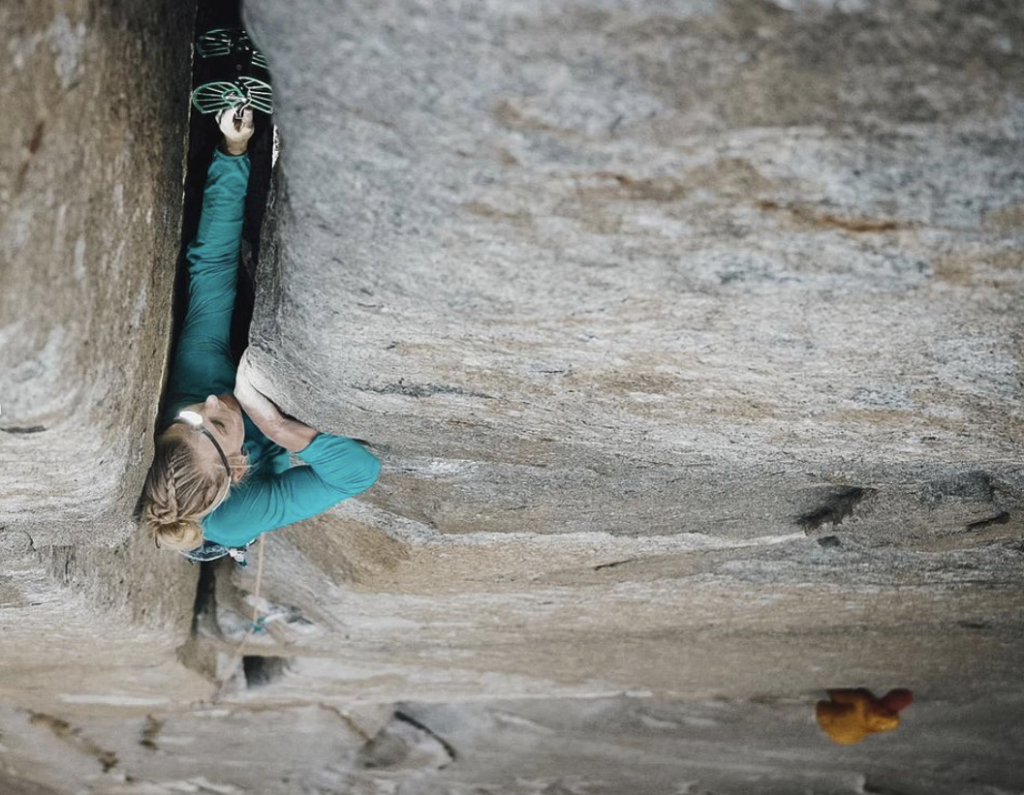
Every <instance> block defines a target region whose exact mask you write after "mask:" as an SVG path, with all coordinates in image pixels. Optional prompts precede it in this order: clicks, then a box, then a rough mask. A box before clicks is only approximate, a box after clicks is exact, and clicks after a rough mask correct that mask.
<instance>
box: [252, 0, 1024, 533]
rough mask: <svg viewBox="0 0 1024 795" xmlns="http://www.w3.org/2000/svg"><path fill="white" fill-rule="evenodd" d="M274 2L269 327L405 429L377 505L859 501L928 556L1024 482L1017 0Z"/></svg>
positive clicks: (438, 520)
mask: <svg viewBox="0 0 1024 795" xmlns="http://www.w3.org/2000/svg"><path fill="white" fill-rule="evenodd" d="M246 10H247V17H246V18H247V20H248V21H249V23H250V25H251V28H252V30H253V33H254V35H255V36H256V38H257V40H258V41H259V42H260V43H261V45H262V46H263V47H264V48H265V49H266V51H267V53H268V56H269V57H270V59H271V62H272V65H273V72H274V78H275V80H276V81H277V82H276V85H277V87H278V92H279V94H278V96H279V99H278V110H279V123H280V128H281V131H282V137H283V141H284V152H283V156H282V157H283V165H284V172H285V176H286V183H287V184H286V188H285V190H284V191H283V195H282V196H281V197H280V202H281V207H280V208H279V236H280V241H281V242H280V248H279V252H278V259H277V261H276V262H271V261H265V262H264V268H265V269H268V270H272V271H274V277H273V278H272V279H271V278H269V277H268V278H267V279H265V280H264V281H265V294H264V296H263V299H264V303H263V307H262V311H260V312H258V316H257V318H256V322H255V324H254V329H253V334H252V342H253V344H254V345H256V346H257V348H258V350H259V352H260V353H261V355H260V356H258V357H257V361H258V363H259V365H260V366H261V368H262V369H263V370H264V374H265V382H264V385H265V386H266V387H267V389H268V390H271V391H273V393H274V395H275V396H276V397H278V398H280V400H281V401H282V403H284V404H285V405H287V406H288V410H289V411H292V412H293V413H295V414H296V416H302V417H304V418H306V419H308V420H309V421H311V422H312V423H313V424H315V425H317V426H318V427H325V428H329V429H331V430H333V431H336V432H340V433H344V434H347V435H352V436H356V437H358V438H362V439H366V440H369V441H370V442H372V443H373V444H375V445H376V446H377V447H378V448H379V449H380V450H381V451H382V452H383V457H384V459H385V461H386V462H387V463H388V464H389V467H390V468H389V471H388V475H387V477H386V478H385V479H384V480H383V482H382V483H381V485H380V486H379V487H377V488H376V489H375V490H374V492H373V493H372V495H371V496H370V497H369V499H370V500H371V501H372V502H373V503H374V504H375V505H377V506H379V507H381V508H382V509H384V510H387V511H391V512H394V513H397V514H400V515H401V516H404V517H407V518H410V519H414V520H416V521H417V522H419V523H421V524H423V525H424V526H426V527H428V528H430V530H431V531H432V532H436V533H440V534H458V533H473V532H505V533H508V532H518V531H524V530H525V531H528V532H530V533H548V534H564V533H576V532H591V531H597V532H605V533H610V534H613V535H622V536H630V537H635V536H674V535H678V534H680V533H688V532H707V533H711V534H714V535H716V536H721V537H725V538H744V537H748V536H750V535H751V534H763V533H766V532H771V533H786V532H791V531H794V530H800V529H802V528H804V527H808V526H810V527H811V529H814V527H815V526H818V525H820V524H821V520H822V518H826V519H827V518H828V517H829V516H831V515H833V514H834V512H835V510H836V508H835V505H836V501H837V500H838V501H840V502H842V501H843V500H845V499H846V496H849V495H850V494H854V495H857V499H856V500H855V501H854V502H857V503H858V505H857V507H856V508H855V509H854V511H853V515H854V516H855V517H857V518H858V519H859V525H858V529H859V530H862V531H863V535H864V539H865V541H867V542H868V543H880V544H897V545H902V544H904V543H905V542H907V541H908V539H910V540H913V541H914V542H917V541H919V540H921V539H922V538H925V537H932V538H934V537H942V536H946V535H949V534H956V533H959V532H961V531H962V530H963V528H964V526H965V525H969V524H971V523H973V522H977V521H986V520H989V519H992V518H994V517H996V516H999V515H1001V513H1002V512H1003V511H1004V510H1010V509H1011V508H1019V506H1020V494H1021V492H1022V488H1024V480H1022V478H1021V470H1020V468H1019V466H1018V462H1017V453H1018V451H1019V448H1020V442H1021V434H1022V425H1021V417H1022V415H1021V407H1020V397H1021V385H1020V380H1019V373H1020V364H1019V362H1020V352H1021V351H1020V342H1019V339H1020V337H1019V331H1020V321H1019V308H1020V296H1021V274H1020V269H1019V267H1018V266H1019V261H1020V258H1019V246H1020V243H1021V228H1020V221H1021V218H1022V217H1024V216H1022V212H1024V211H1022V209H1021V207H1022V206H1024V170H1022V167H1021V164H1020V159H1019V147H1020V142H1021V134H1022V131H1024V116H1022V111H1021V108H1022V105H1021V102H1022V95H1021V83H1022V77H1024V59H1022V57H1021V52H1020V41H1021V38H1020V37H1021V12H1020V10H1019V9H1014V8H1011V7H1010V6H1007V5H1005V4H995V3H993V4H988V5H986V6H985V8H984V9H979V8H978V7H977V5H976V4H974V3H967V2H963V3H941V4H940V3H937V2H934V3H929V2H921V3H883V4H867V3H831V2H827V3H826V2H794V3H788V2H787V3H772V2H763V1H758V2H721V3H714V2H711V3H706V2H682V3H674V4H662V5H647V4H641V3H618V2H589V3H572V4H565V5H560V6H558V7H552V6H551V4H550V3H542V2H515V3H507V4H501V5H500V6H498V5H488V6H480V5H479V4H474V3H458V2H452V3H440V4H431V5H430V6H429V7H427V6H424V5H423V4H420V3H416V2H401V1H396V2H385V3H372V4H364V3H350V4H346V5H345V6H344V7H340V8H339V7H336V6H335V4H333V3H326V2H303V3H299V4H298V5H288V6H283V5H280V4H276V3H270V2H261V1H260V0H256V1H255V2H252V3H250V4H248V5H247V7H246ZM310 20H316V22H315V24H312V25H311V24H310ZM972 479H973V480H974V481H977V482H978V484H979V485H978V486H976V487H975V486H967V487H966V488H967V490H968V491H970V492H971V494H972V495H974V496H971V497H969V498H967V502H969V503H970V505H971V507H969V508H966V509H964V508H962V505H961V497H962V496H963V495H962V494H961V491H962V490H960V485H957V484H961V483H965V482H966V481H971V480H972ZM944 484H945V485H944ZM981 484H988V485H987V486H986V485H981ZM988 486H991V487H992V489H994V490H995V491H994V492H989V491H987V489H988ZM947 487H948V488H947ZM944 489H946V490H945V491H944ZM844 495H846V496H844ZM996 495H998V496H996ZM933 496H934V497H935V499H933V498H932V497H933ZM861 498H863V499H861ZM949 503H952V505H950V504H949ZM843 510H845V509H843ZM965 511H966V512H965ZM1011 512H1012V511H1011ZM752 517H756V521H751V518H752ZM897 525H898V526H897Z"/></svg>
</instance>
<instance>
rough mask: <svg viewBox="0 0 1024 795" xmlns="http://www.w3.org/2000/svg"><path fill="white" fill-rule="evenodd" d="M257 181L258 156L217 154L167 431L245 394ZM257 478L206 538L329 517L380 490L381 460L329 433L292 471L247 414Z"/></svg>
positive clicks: (235, 492)
mask: <svg viewBox="0 0 1024 795" xmlns="http://www.w3.org/2000/svg"><path fill="white" fill-rule="evenodd" d="M248 184H249V156H248V155H241V156H238V157H232V156H231V155H228V154H225V153H224V152H222V151H221V150H220V149H217V150H216V151H215V152H214V155H213V161H212V162H211V163H210V168H209V171H208V172H207V176H206V187H205V189H204V191H203V209H202V214H201V215H200V218H199V231H198V232H197V233H196V237H195V240H193V241H192V242H191V243H190V244H189V246H188V249H187V252H186V259H187V261H188V271H189V288H188V290H189V302H188V312H187V313H186V315H185V323H184V327H183V329H182V332H181V336H180V337H179V339H178V347H177V351H176V352H175V355H174V363H173V365H172V369H171V378H170V383H169V385H168V390H169V395H168V400H167V411H166V412H165V413H164V416H163V417H162V418H161V420H162V422H161V426H162V428H164V427H167V426H168V425H170V423H171V421H172V420H173V419H174V417H175V416H176V415H177V413H178V412H179V411H181V409H183V408H184V407H185V406H188V405H190V404H193V403H201V402H203V401H205V400H206V398H207V396H208V395H218V394H222V393H224V392H231V391H232V390H233V389H234V388H235V366H234V364H233V362H232V360H231V313H232V311H233V310H234V307H235V293H236V289H237V281H238V262H239V247H240V244H241V238H242V220H243V214H244V211H245V193H246V189H247V187H248ZM243 422H244V424H245V443H244V445H243V448H244V449H245V450H246V452H247V453H248V454H249V463H250V470H249V473H248V475H247V476H246V477H245V478H244V479H243V480H242V482H241V483H238V484H236V485H234V486H232V487H231V492H230V494H229V495H228V497H227V499H225V500H224V502H222V503H221V504H220V505H219V506H217V508H216V510H214V511H212V512H211V513H209V514H207V515H206V516H205V517H203V520H202V525H203V537H204V538H206V539H207V540H209V541H214V542H216V543H218V544H223V545H225V546H243V545H245V544H247V543H249V542H250V541H252V540H253V539H255V538H256V537H257V536H259V535H260V534H261V533H265V532H267V531H268V530H275V529H277V528H279V527H284V526H285V525H290V524H294V523H295V522H299V521H301V520H303V519H307V518H309V517H310V516H315V515H317V514H319V513H322V512H323V511H326V510H327V509H328V508H330V507H331V506H333V505H336V504H337V503H339V502H341V501H342V500H344V499H346V498H348V497H352V496H354V495H356V494H359V493H360V492H363V491H365V490H366V489H368V488H370V486H372V485H373V484H374V482H375V481H376V480H377V475H378V474H379V472H380V462H379V461H378V460H377V458H376V456H374V455H373V454H372V453H370V452H369V451H368V450H366V448H364V447H363V446H362V445H361V444H359V442H357V441H355V440H354V439H349V438H347V437H344V436H335V435H333V434H329V433H319V434H317V435H316V437H315V438H314V439H313V441H312V442H310V443H309V445H307V446H306V448H305V449H303V450H302V451H301V452H299V453H296V455H297V456H298V457H299V459H300V460H302V461H304V462H305V463H306V464H308V465H309V466H302V465H296V466H291V460H290V458H289V453H288V451H287V450H285V449H284V448H283V447H281V446H280V445H278V444H275V443H274V442H272V441H271V440H270V439H268V438H267V437H266V436H265V435H264V434H263V432H262V431H260V429H259V428H257V427H256V425H255V424H254V423H253V421H252V420H251V419H249V417H248V415H245V414H244V413H243Z"/></svg>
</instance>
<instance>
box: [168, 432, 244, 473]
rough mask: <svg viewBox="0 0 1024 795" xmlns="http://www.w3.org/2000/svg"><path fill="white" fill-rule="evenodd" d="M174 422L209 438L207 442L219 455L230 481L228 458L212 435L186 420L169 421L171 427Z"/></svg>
mask: <svg viewBox="0 0 1024 795" xmlns="http://www.w3.org/2000/svg"><path fill="white" fill-rule="evenodd" d="M176 422H180V423H182V424H184V425H189V426H191V427H193V428H195V429H196V430H199V431H202V432H203V433H205V434H206V436H207V437H208V438H209V440H210V441H211V442H213V444H214V446H215V447H216V448H217V452H218V453H220V460H221V461H223V462H224V471H225V472H227V473H228V481H229V482H230V481H231V467H230V466H228V458H227V456H226V455H224V451H223V450H222V449H221V447H220V442H218V441H217V440H216V439H215V438H214V436H213V434H212V433H210V432H209V431H208V430H206V428H205V427H203V426H202V425H193V424H192V423H191V422H189V421H188V420H184V419H181V418H178V419H174V420H171V425H173V424H174V423H176Z"/></svg>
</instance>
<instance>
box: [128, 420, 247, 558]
mask: <svg viewBox="0 0 1024 795" xmlns="http://www.w3.org/2000/svg"><path fill="white" fill-rule="evenodd" d="M172 430H173V429H168V430H167V431H164V433H163V434H162V435H160V436H158V437H157V440H156V452H155V454H154V456H153V464H152V466H151V467H150V468H149V473H148V474H147V475H146V483H145V486H143V492H142V500H143V508H142V524H143V526H144V527H145V528H146V529H147V530H148V532H150V533H151V534H152V535H153V539H154V541H155V542H156V545H157V546H158V547H161V548H167V549H180V550H188V549H195V548H196V547H198V546H200V545H202V543H203V527H202V524H201V523H200V521H201V520H202V518H203V517H204V516H206V515H207V514H209V513H212V512H213V511H214V509H215V508H217V506H218V505H220V504H221V503H222V502H223V501H224V500H226V499H227V496H228V494H229V493H230V491H231V487H232V486H233V485H235V484H237V483H240V482H241V481H242V479H243V478H244V477H245V476H246V475H247V474H248V472H249V456H248V454H246V453H245V452H244V451H243V452H238V453H232V454H230V455H228V456H227V459H228V466H229V467H230V468H231V477H230V479H229V478H228V475H227V473H226V472H225V471H224V467H223V466H221V464H220V461H218V462H217V466H216V467H215V468H214V467H210V466H206V465H205V462H203V461H202V460H201V459H200V458H199V456H198V455H197V453H196V448H195V446H194V442H193V439H195V438H196V437H195V436H194V435H192V434H188V433H181V432H173V433H172Z"/></svg>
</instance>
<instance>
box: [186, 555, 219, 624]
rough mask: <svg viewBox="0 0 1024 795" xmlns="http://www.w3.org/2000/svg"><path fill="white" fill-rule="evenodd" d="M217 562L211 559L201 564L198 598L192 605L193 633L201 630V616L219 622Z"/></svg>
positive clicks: (197, 589) (197, 590)
mask: <svg viewBox="0 0 1024 795" xmlns="http://www.w3.org/2000/svg"><path fill="white" fill-rule="evenodd" d="M216 565H217V562H216V561H213V560H210V561H206V562H204V563H200V564H199V583H198V584H197V585H196V598H195V602H194V603H193V605H192V634H193V636H194V635H195V634H196V633H197V632H198V631H199V621H200V619H201V618H209V619H210V621H211V622H212V624H213V625H214V626H215V625H216V624H217V570H216Z"/></svg>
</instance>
